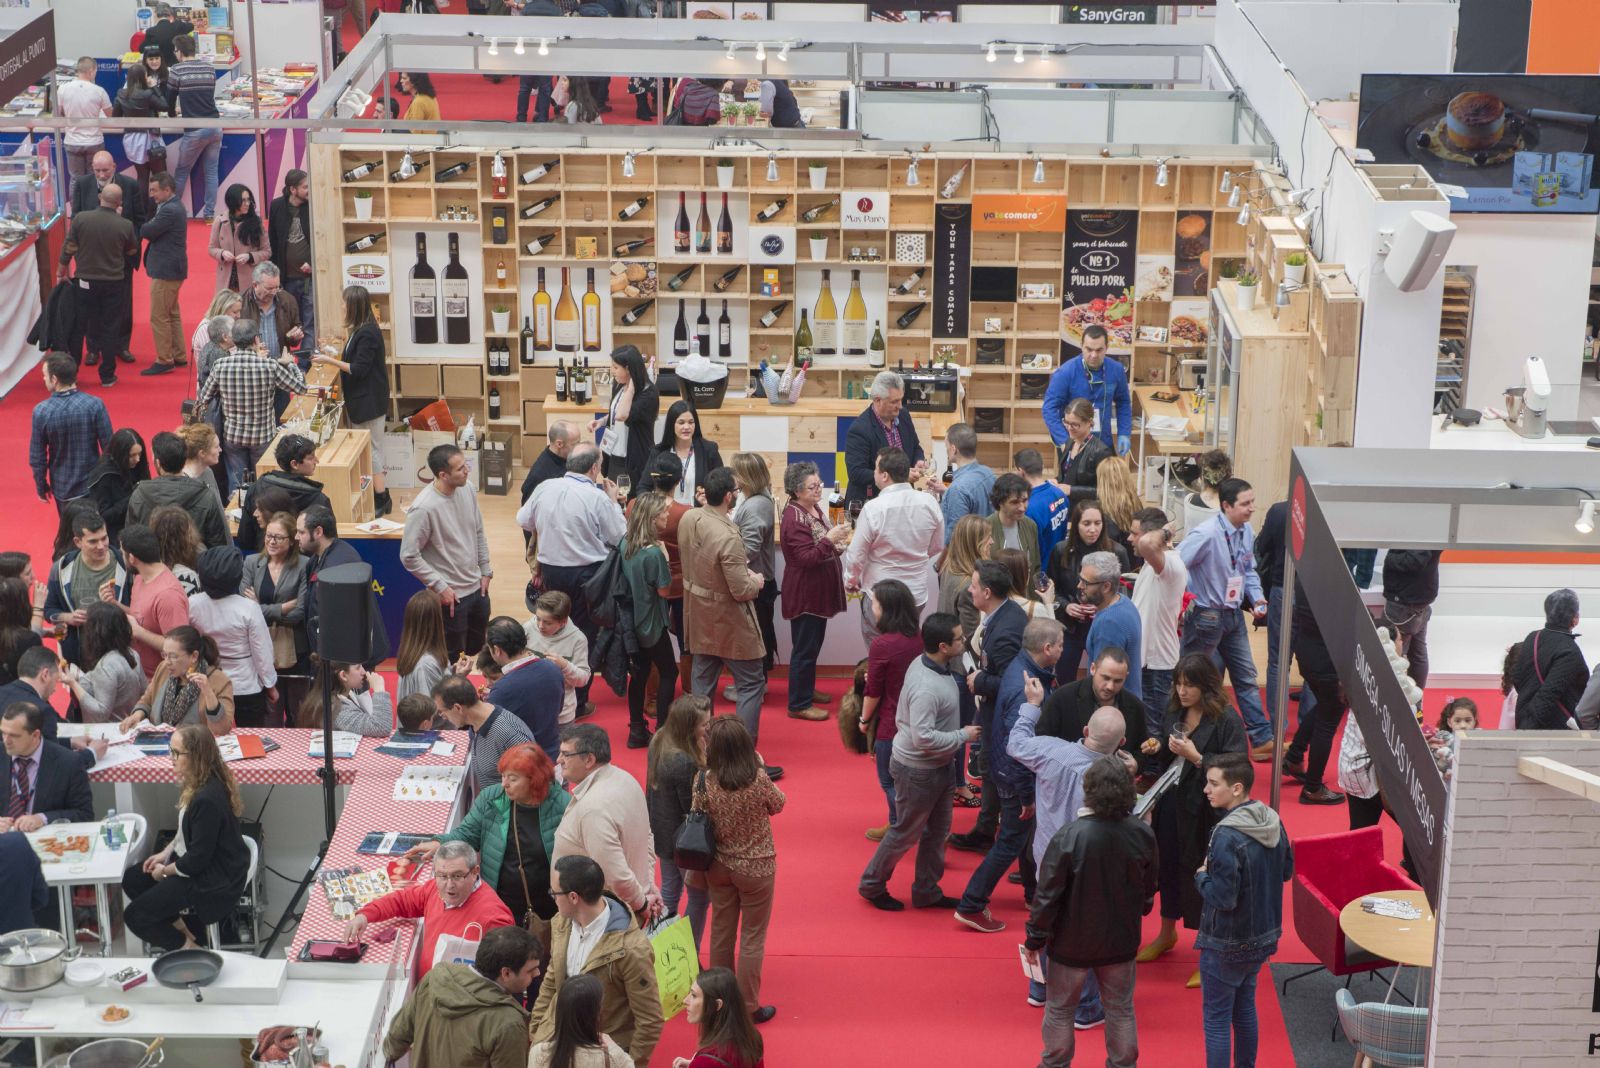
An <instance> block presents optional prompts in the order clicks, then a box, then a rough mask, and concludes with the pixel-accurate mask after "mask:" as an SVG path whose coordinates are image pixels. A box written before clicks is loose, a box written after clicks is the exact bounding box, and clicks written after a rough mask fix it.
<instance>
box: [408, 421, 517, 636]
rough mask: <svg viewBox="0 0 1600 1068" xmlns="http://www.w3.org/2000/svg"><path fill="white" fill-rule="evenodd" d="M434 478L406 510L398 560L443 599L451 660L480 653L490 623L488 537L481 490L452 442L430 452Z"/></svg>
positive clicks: (492, 568)
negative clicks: (480, 509)
mask: <svg viewBox="0 0 1600 1068" xmlns="http://www.w3.org/2000/svg"><path fill="white" fill-rule="evenodd" d="M428 470H429V471H432V472H433V481H432V482H431V483H429V484H428V485H427V486H424V487H423V489H422V492H421V493H419V494H417V499H416V500H415V501H413V502H412V503H411V510H410V511H409V512H407V513H406V532H405V535H404V536H403V537H402V538H401V540H400V563H401V564H402V565H404V566H405V569H406V570H407V571H409V572H411V573H412V574H413V575H415V576H416V577H417V581H418V582H420V583H422V584H423V585H424V586H426V587H428V589H430V590H432V591H433V592H434V593H437V594H438V595H439V599H440V600H441V601H443V602H444V637H445V647H446V649H447V650H448V651H449V654H450V662H451V663H455V661H456V659H457V658H458V657H459V656H460V655H461V654H462V653H463V652H465V653H467V654H469V655H471V656H477V655H478V650H480V649H482V648H483V634H484V630H485V629H486V628H487V627H488V624H489V579H490V577H491V576H493V575H494V566H493V565H492V564H491V563H490V562H489V539H488V538H487V537H485V536H484V532H483V513H482V512H481V511H479V510H478V493H477V490H476V489H474V488H473V487H472V486H470V485H468V484H467V483H468V480H469V478H470V477H471V470H470V469H469V468H468V467H467V458H466V457H465V456H463V455H462V454H461V450H460V449H458V448H456V447H455V446H454V445H436V446H434V447H433V449H431V450H430V451H429V452H428Z"/></svg>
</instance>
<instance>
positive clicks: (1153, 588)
mask: <svg viewBox="0 0 1600 1068" xmlns="http://www.w3.org/2000/svg"><path fill="white" fill-rule="evenodd" d="M1133 525H1134V530H1135V536H1134V539H1133V551H1134V552H1135V553H1137V554H1138V555H1139V558H1140V559H1141V560H1143V561H1144V567H1143V568H1141V569H1140V571H1139V577H1138V578H1136V579H1134V580H1133V606H1134V607H1135V608H1137V609H1138V610H1139V624H1140V627H1141V628H1142V632H1143V635H1144V655H1143V657H1142V659H1141V660H1140V661H1139V664H1140V678H1141V681H1142V683H1143V692H1142V695H1141V696H1142V699H1143V701H1144V704H1145V708H1146V710H1147V713H1148V714H1147V716H1146V719H1145V729H1146V732H1147V733H1148V735H1149V736H1150V737H1151V738H1164V737H1166V733H1167V728H1166V722H1167V721H1166V715H1167V701H1168V698H1169V696H1170V694H1171V693H1172V669H1173V668H1175V667H1177V666H1178V652H1179V645H1180V643H1179V640H1178V616H1179V614H1180V613H1181V612H1182V611H1183V594H1184V591H1185V590H1186V589H1187V588H1188V586H1189V569H1188V567H1186V566H1185V565H1184V562H1183V558H1182V557H1181V556H1179V555H1178V550H1176V549H1174V548H1173V547H1172V532H1171V531H1170V530H1168V529H1167V513H1165V512H1163V511H1162V510H1161V509H1159V508H1144V509H1141V510H1140V511H1139V512H1138V514H1136V515H1135V516H1134V517H1133ZM1143 740H1144V739H1142V738H1138V739H1134V744H1135V745H1137V744H1138V743H1139V742H1141V741H1143Z"/></svg>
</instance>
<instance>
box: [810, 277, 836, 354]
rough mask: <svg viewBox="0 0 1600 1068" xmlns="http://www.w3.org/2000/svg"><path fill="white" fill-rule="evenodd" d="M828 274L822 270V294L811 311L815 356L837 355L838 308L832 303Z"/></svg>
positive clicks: (831, 290) (831, 289) (831, 288)
mask: <svg viewBox="0 0 1600 1068" xmlns="http://www.w3.org/2000/svg"><path fill="white" fill-rule="evenodd" d="M831 273H832V272H830V271H829V270H828V269H827V268H826V267H824V268H823V269H822V292H821V293H820V294H818V296H817V306H816V307H815V308H813V309H812V311H811V331H812V334H813V335H814V336H815V337H816V345H815V352H816V355H817V356H837V355H839V306H838V305H837V304H835V303H834V302H833V287H832V285H831V283H830V282H829V276H830V275H831Z"/></svg>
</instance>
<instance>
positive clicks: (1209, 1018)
mask: <svg viewBox="0 0 1600 1068" xmlns="http://www.w3.org/2000/svg"><path fill="white" fill-rule="evenodd" d="M1270 956H1271V954H1270V953H1260V954H1252V955H1250V956H1246V957H1224V956H1223V955H1222V954H1220V953H1218V952H1216V951H1215V950H1210V949H1202V950H1201V951H1200V999H1201V1002H1202V1004H1203V1005H1204V1010H1203V1011H1204V1013H1205V1035H1206V1068H1230V1061H1229V1056H1230V1046H1231V1047H1232V1049H1231V1056H1232V1062H1231V1068H1255V1065H1256V975H1257V974H1258V973H1259V972H1260V971H1261V965H1262V964H1264V963H1266V960H1267V958H1268V957H1270Z"/></svg>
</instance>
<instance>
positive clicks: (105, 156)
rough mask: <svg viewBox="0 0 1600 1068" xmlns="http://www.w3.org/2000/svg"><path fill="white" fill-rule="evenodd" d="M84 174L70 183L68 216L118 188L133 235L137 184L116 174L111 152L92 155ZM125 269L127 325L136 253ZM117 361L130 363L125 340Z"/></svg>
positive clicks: (140, 212)
mask: <svg viewBox="0 0 1600 1068" xmlns="http://www.w3.org/2000/svg"><path fill="white" fill-rule="evenodd" d="M89 171H90V173H88V174H83V175H79V176H78V177H77V178H75V179H73V181H72V214H73V215H77V214H78V213H79V212H80V211H93V210H94V209H95V208H98V207H99V206H100V190H102V189H104V188H105V187H106V186H107V185H117V186H121V187H122V217H123V218H124V219H127V220H128V221H129V222H131V223H133V229H134V232H135V233H137V232H138V230H139V227H141V226H143V225H144V220H145V200H144V197H142V196H140V195H139V183H138V182H137V181H135V180H134V179H132V178H130V177H128V176H127V175H125V174H118V173H117V163H116V160H114V159H112V157H111V153H109V152H105V151H100V152H96V153H95V154H94V158H93V159H92V160H91V161H90V164H89ZM127 264H128V267H127V270H126V272H124V274H123V284H124V288H125V289H126V291H127V294H126V295H127V309H126V312H127V316H128V322H129V324H130V325H131V324H132V322H133V272H134V271H137V270H138V269H139V253H138V251H137V250H136V251H135V252H134V254H133V255H132V256H129V257H128V259H127ZM117 359H119V360H121V361H122V362H123V363H132V362H133V353H131V352H129V351H128V344H127V338H123V345H122V351H121V352H119V353H117ZM99 362H100V354H99V353H97V352H94V351H92V350H91V351H90V353H89V366H90V367H93V366H94V365H95V364H97V363H99Z"/></svg>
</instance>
